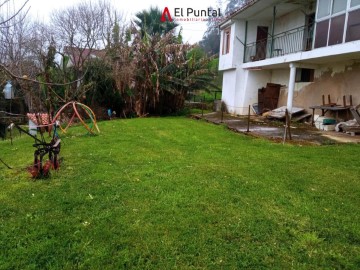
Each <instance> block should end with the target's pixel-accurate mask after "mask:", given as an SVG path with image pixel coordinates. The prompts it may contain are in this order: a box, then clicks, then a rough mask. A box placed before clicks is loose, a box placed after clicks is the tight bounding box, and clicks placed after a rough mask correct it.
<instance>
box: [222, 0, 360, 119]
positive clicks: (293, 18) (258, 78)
mask: <svg viewBox="0 0 360 270" xmlns="http://www.w3.org/2000/svg"><path fill="white" fill-rule="evenodd" d="M220 30H221V41H220V42H221V44H220V60H219V70H220V71H221V72H223V85H222V88H223V95H222V99H223V101H224V102H225V103H226V104H227V107H228V110H229V112H230V113H233V114H244V113H245V112H247V108H248V106H249V105H253V104H254V103H258V101H259V100H258V92H259V91H258V90H259V89H260V88H262V87H266V85H267V84H269V83H270V84H276V85H278V86H279V88H280V90H279V96H278V100H277V103H278V104H276V106H278V107H280V106H287V107H288V109H289V110H290V111H291V109H292V108H293V106H296V107H302V108H305V109H307V110H309V107H310V106H312V105H320V104H322V102H323V96H325V97H326V101H325V102H326V103H327V102H328V101H329V103H330V102H331V103H336V104H343V102H344V96H345V103H346V104H347V105H348V104H349V103H350V96H351V97H352V103H353V105H358V104H359V103H360V0H250V1H248V2H247V4H246V5H245V6H243V7H241V8H240V9H238V10H237V11H235V12H234V13H233V14H231V15H230V16H228V17H227V18H226V19H225V20H224V21H222V22H221V23H220ZM328 97H330V100H328Z"/></svg>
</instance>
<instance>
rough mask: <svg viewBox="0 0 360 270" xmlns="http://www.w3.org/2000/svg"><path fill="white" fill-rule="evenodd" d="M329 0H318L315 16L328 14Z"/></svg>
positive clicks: (320, 16) (319, 16)
mask: <svg viewBox="0 0 360 270" xmlns="http://www.w3.org/2000/svg"><path fill="white" fill-rule="evenodd" d="M330 4H331V0H319V7H318V13H317V17H318V18H322V17H325V16H328V15H330Z"/></svg>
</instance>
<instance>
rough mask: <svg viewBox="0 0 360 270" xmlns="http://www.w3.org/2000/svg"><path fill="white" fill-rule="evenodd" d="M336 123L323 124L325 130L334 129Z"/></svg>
mask: <svg viewBox="0 0 360 270" xmlns="http://www.w3.org/2000/svg"><path fill="white" fill-rule="evenodd" d="M335 127H336V125H323V130H325V131H334V130H335Z"/></svg>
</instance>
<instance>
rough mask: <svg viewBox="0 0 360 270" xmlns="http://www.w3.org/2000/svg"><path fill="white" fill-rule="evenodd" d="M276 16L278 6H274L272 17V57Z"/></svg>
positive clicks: (271, 53) (271, 55)
mask: <svg viewBox="0 0 360 270" xmlns="http://www.w3.org/2000/svg"><path fill="white" fill-rule="evenodd" d="M275 16H276V6H274V9H273V19H272V26H271V46H270V58H272V57H273V52H274V31H275Z"/></svg>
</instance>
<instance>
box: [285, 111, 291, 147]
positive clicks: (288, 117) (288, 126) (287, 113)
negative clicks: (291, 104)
mask: <svg viewBox="0 0 360 270" xmlns="http://www.w3.org/2000/svg"><path fill="white" fill-rule="evenodd" d="M286 115H287V128H288V133H289V139H290V141H291V140H292V137H291V117H290V115H289V112H286Z"/></svg>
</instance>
